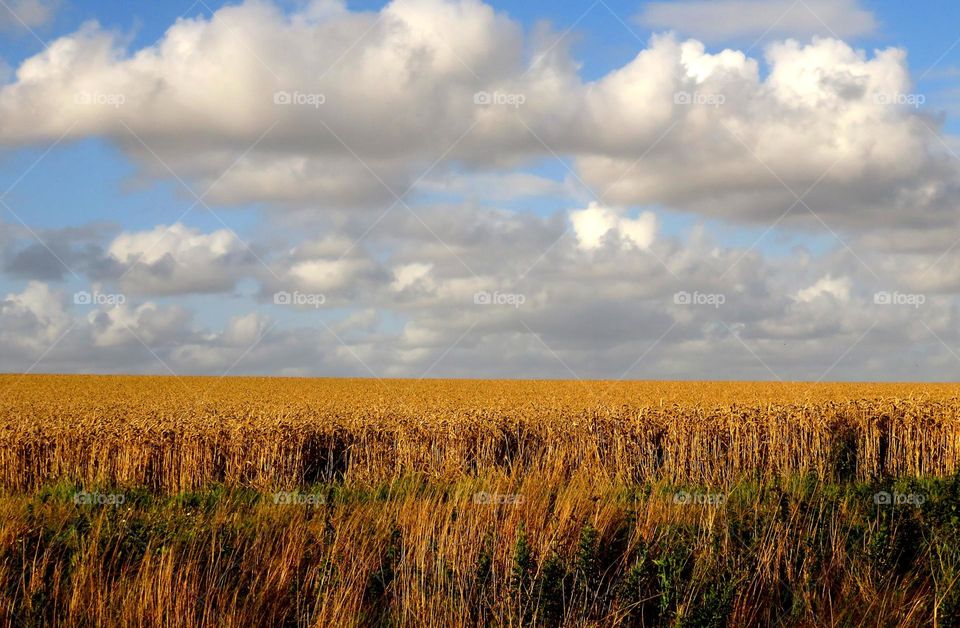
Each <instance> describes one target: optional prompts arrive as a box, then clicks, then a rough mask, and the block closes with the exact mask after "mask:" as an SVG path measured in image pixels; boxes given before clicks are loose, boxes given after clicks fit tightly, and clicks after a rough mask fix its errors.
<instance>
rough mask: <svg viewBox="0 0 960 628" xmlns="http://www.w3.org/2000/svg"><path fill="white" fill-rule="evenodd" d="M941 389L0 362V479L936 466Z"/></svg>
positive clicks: (740, 473) (948, 417) (954, 458)
mask: <svg viewBox="0 0 960 628" xmlns="http://www.w3.org/2000/svg"><path fill="white" fill-rule="evenodd" d="M957 391H958V389H957V387H956V386H954V385H947V384H943V385H916V384H890V385H887V384H802V383H784V384H781V383H722V382H711V383H705V382H569V381H568V382H556V381H472V380H427V381H406V380H390V381H380V380H375V379H366V380H328V379H277V378H225V379H214V378H201V377H187V378H179V377H126V376H124V377H115V376H52V375H36V376H33V375H31V376H18V375H6V376H0V486H2V487H6V488H10V489H17V490H29V489H32V488H35V487H38V486H41V485H43V484H44V483H46V482H49V481H51V480H56V479H61V478H63V479H73V480H77V481H79V482H82V483H84V484H88V485H92V484H96V483H105V484H111V485H143V486H146V487H148V488H151V489H154V490H172V491H175V490H187V489H192V488H196V487H201V486H204V485H206V484H208V483H210V482H223V483H226V484H228V485H241V486H253V487H267V486H290V485H298V484H308V483H311V482H316V481H319V480H334V479H349V480H351V481H370V482H382V481H387V480H390V479H392V478H397V477H400V476H402V475H404V474H409V473H420V474H425V475H427V476H430V477H436V478H446V479H450V478H455V477H458V476H461V475H463V474H464V473H480V472H482V471H484V470H504V471H508V472H510V473H514V472H524V471H539V472H548V473H552V474H558V476H561V477H567V476H569V474H570V473H571V472H572V471H574V470H580V471H587V472H591V473H593V474H595V475H597V476H602V477H606V478H608V479H611V480H617V481H629V482H633V481H644V480H665V481H674V482H695V483H707V484H712V485H723V484H728V483H730V482H732V481H735V480H738V479H743V478H753V477H770V476H775V475H782V474H787V473H793V472H805V471H817V472H819V473H821V474H825V475H831V474H833V475H845V476H847V477H851V478H857V479H866V478H871V477H876V476H883V475H945V474H949V473H953V472H956V471H957V470H958V463H960V420H958V416H957V410H958V408H960V399H958V396H957Z"/></svg>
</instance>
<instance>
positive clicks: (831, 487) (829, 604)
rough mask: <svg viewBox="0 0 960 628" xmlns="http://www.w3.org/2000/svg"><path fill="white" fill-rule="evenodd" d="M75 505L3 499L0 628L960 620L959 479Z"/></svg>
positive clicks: (473, 485) (377, 492)
mask: <svg viewBox="0 0 960 628" xmlns="http://www.w3.org/2000/svg"><path fill="white" fill-rule="evenodd" d="M81 490H83V489H82V488H81V487H76V486H73V485H70V484H67V483H62V484H57V485H53V486H50V487H46V488H44V489H43V490H41V491H39V492H37V493H35V494H33V495H29V496H27V495H9V496H7V497H4V498H2V499H0V512H2V515H3V516H2V521H3V523H2V526H0V565H2V569H0V594H2V596H3V607H2V611H3V613H4V614H5V617H6V618H7V620H8V621H10V622H12V623H15V624H17V625H50V624H72V625H170V626H173V625H177V626H189V625H198V624H216V625H238V626H241V625H242V626H248V625H318V626H329V625H490V624H492V625H559V624H566V625H585V624H590V625H611V624H626V625H646V626H654V625H677V626H722V625H810V626H814V625H818V626H822V625H890V626H893V625H909V626H915V625H929V624H932V623H934V622H936V625H938V626H948V625H956V623H957V621H956V620H957V618H958V617H960V616H958V610H960V587H958V585H957V579H958V577H960V510H958V504H960V477H957V476H954V477H952V478H947V479H937V480H927V481H899V482H896V483H893V484H890V483H876V484H875V483H857V484H823V483H820V482H818V480H817V479H816V478H815V477H813V476H807V477H799V478H794V479H793V480H790V481H783V482H777V483H770V484H765V485H759V484H742V485H739V486H736V487H732V488H731V490H730V491H729V492H723V493H720V492H719V491H717V489H715V488H710V487H692V486H683V487H675V486H650V485H641V486H630V487H627V486H624V485H618V484H614V483H604V482H600V483H598V482H596V481H593V480H591V479H590V478H587V477H574V478H572V480H571V481H570V482H569V483H566V484H564V485H562V486H558V485H556V484H555V483H554V481H553V479H551V478H544V477H527V478H523V479H519V478H516V479H514V480H513V481H511V479H510V478H506V477H504V478H500V479H499V480H492V481H463V482H459V483H436V482H429V481H426V480H425V479H424V478H415V477H410V478H405V479H402V480H398V481H395V482H391V483H389V484H383V485H379V486H372V487H360V486H350V485H345V484H318V485H315V486H312V487H307V488H305V489H304V490H302V491H300V492H297V493H293V494H288V493H280V494H279V495H278V494H266V493H260V492H257V491H252V490H249V489H240V488H235V489H228V488H226V487H216V488H210V489H208V490H205V491H200V492H191V493H181V494H176V495H157V494H154V493H152V492H150V491H146V490H132V489H125V490H121V489H117V488H108V487H99V488H98V489H94V491H91V490H90V488H89V487H87V489H86V491H87V492H86V493H80V494H81V495H84V494H86V495H95V494H99V495H100V496H107V495H120V496H122V498H121V501H122V503H120V504H107V503H102V504H97V503H81V504H77V503H76V502H77V501H78V499H77V497H76V495H77V494H78V491H81ZM508 491H509V492H508ZM478 493H479V497H477V494H478ZM877 493H880V494H881V495H883V494H884V493H889V494H890V495H891V496H893V497H892V499H891V502H892V503H890V504H886V503H880V504H878V503H876V502H877V498H876V497H875V495H876V494H877ZM678 494H679V497H678ZM718 495H719V496H720V497H719V498H717V497H716V496H718ZM909 496H913V498H912V499H910V498H909ZM917 496H920V497H919V498H917ZM87 501H96V500H95V499H94V500H90V499H88V500H87ZM100 501H106V500H105V499H101V500H100ZM880 501H883V500H882V499H881V500H880ZM898 501H899V503H897V502H898Z"/></svg>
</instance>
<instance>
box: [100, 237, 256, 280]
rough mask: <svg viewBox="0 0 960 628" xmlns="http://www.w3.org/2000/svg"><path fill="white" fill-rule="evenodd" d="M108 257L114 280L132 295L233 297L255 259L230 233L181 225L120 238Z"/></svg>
mask: <svg viewBox="0 0 960 628" xmlns="http://www.w3.org/2000/svg"><path fill="white" fill-rule="evenodd" d="M107 256H108V260H109V261H110V262H111V263H112V264H113V269H112V271H111V273H112V275H113V276H114V277H116V278H119V279H120V282H121V286H122V288H123V290H124V291H126V292H130V293H133V294H186V293H193V292H224V291H229V290H231V289H232V288H233V285H234V284H235V282H236V278H237V276H238V275H239V274H240V273H242V272H244V270H245V267H246V269H248V268H249V266H251V265H252V264H253V263H254V259H255V258H253V256H252V254H250V252H249V251H248V250H247V248H246V247H245V246H244V244H243V243H241V242H240V241H239V240H238V239H237V237H236V236H235V235H234V234H233V233H232V232H231V231H230V230H228V229H219V230H217V231H214V232H211V233H202V232H200V231H199V230H198V229H193V228H190V227H187V226H185V225H183V224H181V223H174V224H172V225H169V226H166V225H159V226H157V227H154V228H153V229H150V230H146V231H135V232H125V233H121V234H120V235H118V236H117V237H116V238H114V240H113V241H112V242H111V243H110V244H109V246H108V247H107Z"/></svg>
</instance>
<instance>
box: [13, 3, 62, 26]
mask: <svg viewBox="0 0 960 628" xmlns="http://www.w3.org/2000/svg"><path fill="white" fill-rule="evenodd" d="M59 4H60V2H59V0H7V2H5V3H4V4H3V5H2V6H0V29H2V30H10V31H17V30H28V29H32V28H37V27H40V26H44V25H46V24H48V23H49V22H50V21H51V20H52V19H53V17H54V15H55V14H56V11H57V8H58V6H59Z"/></svg>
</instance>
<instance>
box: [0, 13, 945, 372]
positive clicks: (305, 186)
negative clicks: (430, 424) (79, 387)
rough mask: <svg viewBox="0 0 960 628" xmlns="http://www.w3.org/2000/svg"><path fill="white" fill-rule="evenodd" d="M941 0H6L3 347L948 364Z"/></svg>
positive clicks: (568, 365)
mask: <svg viewBox="0 0 960 628" xmlns="http://www.w3.org/2000/svg"><path fill="white" fill-rule="evenodd" d="M958 23H960V6H958V5H957V4H956V3H948V2H925V3H920V4H914V5H908V4H905V3H891V2H867V1H865V0H768V1H764V2H759V1H757V0H710V1H707V0H680V1H675V2H646V3H644V2H616V1H612V0H609V1H608V0H596V1H595V2H590V1H584V2H582V3H581V2H577V3H556V2H546V1H541V0H531V1H529V2H507V1H496V2H481V1H479V0H462V1H454V0H394V1H393V2H388V3H384V2H374V1H363V2H337V1H332V0H302V1H285V0H248V1H246V2H239V3H237V2H216V1H214V0H198V1H197V2H194V3H193V4H190V3H189V2H188V0H184V1H183V2H164V3H131V2H120V1H119V0H87V1H84V2H79V1H78V0H0V371H4V372H20V373H22V372H78V373H86V372H95V373H152V374H167V375H171V374H172V375H192V374H202V375H213V376H223V375H244V374H257V375H279V376H332V377H377V378H393V377H411V378H420V377H476V378H488V377H508V378H563V379H717V380H784V381H787V380H806V381H832V380H857V381H887V380H898V381H952V380H955V379H957V376H958V374H960V318H958V311H957V303H958V299H957V297H958V292H960V229H958V218H960V205H958V203H960V200H958V199H960V194H958V193H960V120H958V118H960V34H958V32H957V29H956V25H957V24H958Z"/></svg>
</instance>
